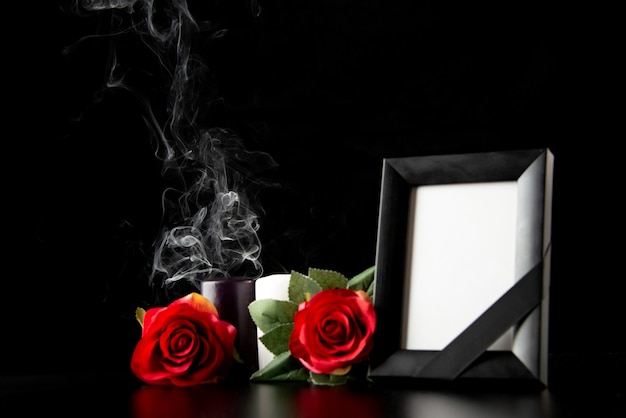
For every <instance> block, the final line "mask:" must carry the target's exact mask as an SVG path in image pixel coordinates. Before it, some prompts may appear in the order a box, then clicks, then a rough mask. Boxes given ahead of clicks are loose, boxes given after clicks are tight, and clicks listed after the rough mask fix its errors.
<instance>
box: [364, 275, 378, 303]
mask: <svg viewBox="0 0 626 418" xmlns="http://www.w3.org/2000/svg"><path fill="white" fill-rule="evenodd" d="M375 284H376V280H374V281H372V283H370V285H369V287H368V288H367V292H366V293H367V295H368V296H369V297H370V298H372V300H374V289H375V288H376V286H375Z"/></svg>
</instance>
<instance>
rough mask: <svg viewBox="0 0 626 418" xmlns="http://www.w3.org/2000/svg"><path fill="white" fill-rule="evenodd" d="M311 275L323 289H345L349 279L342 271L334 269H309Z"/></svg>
mask: <svg viewBox="0 0 626 418" xmlns="http://www.w3.org/2000/svg"><path fill="white" fill-rule="evenodd" d="M309 277H310V278H311V279H313V280H315V281H316V282H317V283H318V284H319V285H320V286H321V287H322V289H324V290H326V289H337V288H339V289H345V288H346V286H347V285H348V279H347V278H346V276H344V275H343V274H341V273H338V272H336V271H332V270H322V269H315V268H310V269H309Z"/></svg>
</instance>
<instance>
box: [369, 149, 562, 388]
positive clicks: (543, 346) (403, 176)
mask: <svg viewBox="0 0 626 418" xmlns="http://www.w3.org/2000/svg"><path fill="white" fill-rule="evenodd" d="M382 171H383V173H382V180H381V195H380V207H379V220H378V233H377V248H376V271H375V280H376V281H375V290H374V306H375V308H376V312H377V318H378V325H377V328H376V333H375V343H374V348H373V350H372V354H371V356H370V366H369V376H370V377H371V378H372V379H374V380H375V379H377V378H384V379H387V378H402V379H407V378H408V379H412V380H416V379H417V380H420V379H421V380H464V379H480V380H485V379H487V380H507V381H512V380H514V381H524V382H532V383H539V384H540V385H547V383H548V376H547V370H548V369H547V361H548V358H547V357H548V353H547V348H548V342H547V336H548V334H547V324H548V318H547V315H548V303H549V293H548V290H549V258H550V257H549V250H550V244H549V241H550V227H551V200H552V176H553V155H552V153H551V152H550V150H549V149H547V148H538V149H527V150H509V151H494V152H479V153H465V154H442V155H429V156H413V157H401V158H386V159H384V160H383V169H382ZM522 177H523V178H524V182H523V184H524V185H523V186H519V187H522V188H524V190H522V191H521V193H523V194H524V196H525V197H529V196H530V200H531V203H530V204H531V205H533V206H535V207H536V210H533V211H532V213H533V215H531V216H530V217H531V218H533V219H525V220H523V222H524V223H525V224H528V226H526V227H525V228H528V229H530V230H534V232H533V235H534V236H535V237H536V238H535V239H534V240H535V241H539V242H531V247H532V248H531V250H530V251H526V252H525V253H524V254H522V256H519V255H518V256H517V257H516V264H522V265H523V267H522V269H523V270H531V269H532V268H534V269H535V270H539V271H540V275H541V277H540V280H541V282H542V283H541V285H540V290H539V292H540V293H541V294H540V296H539V298H540V300H541V303H540V305H539V306H537V307H536V309H535V310H536V311H538V312H539V315H540V316H541V330H540V333H541V335H539V336H538V337H537V347H536V350H537V360H536V362H538V363H539V364H537V367H536V368H534V367H533V368H531V369H533V370H529V368H528V367H526V365H525V364H524V363H523V362H522V361H521V360H520V359H519V358H518V357H517V356H516V355H515V354H514V353H513V352H512V351H487V350H486V349H485V351H483V352H482V353H480V355H478V356H477V357H476V358H474V359H473V361H472V362H471V364H469V365H467V367H465V368H464V369H463V370H462V371H460V372H459V373H457V374H455V375H453V376H450V375H442V376H437V375H436V374H435V375H432V374H430V375H428V376H427V377H420V373H419V371H420V370H422V369H424V368H425V365H426V364H428V363H429V362H431V361H432V359H433V358H434V357H436V356H437V355H440V354H441V353H442V351H443V350H442V351H425V350H406V349H402V348H401V335H402V327H403V323H402V311H403V303H402V290H401V289H402V288H403V283H404V277H405V266H406V256H407V231H408V222H409V221H408V220H409V207H410V205H409V198H410V192H411V189H412V188H414V187H418V186H422V185H440V184H459V183H478V182H497V181H517V182H520V179H521V178H522ZM529 178H530V180H528V179H529ZM520 184H521V183H520ZM529 188H530V189H532V190H525V189H529ZM538 206H541V208H539V207H538ZM518 216H520V215H518ZM521 216H524V214H521ZM519 222H520V221H519V220H518V224H519ZM518 229H519V228H518ZM518 233H520V232H519V231H518ZM522 233H523V231H522ZM531 241H532V239H531ZM520 258H522V260H518V259H520ZM518 279H520V278H518ZM494 305H495V304H494ZM523 320H524V319H523V318H522V319H520V321H523ZM447 348H448V347H446V348H445V349H447ZM445 349H444V350H445Z"/></svg>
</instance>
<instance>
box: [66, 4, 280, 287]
mask: <svg viewBox="0 0 626 418" xmlns="http://www.w3.org/2000/svg"><path fill="white" fill-rule="evenodd" d="M75 7H76V10H75V12H76V13H85V12H87V13H99V14H102V15H103V16H106V17H107V18H108V19H109V22H110V23H109V24H110V28H109V32H110V33H106V34H100V35H105V36H109V37H111V38H112V40H113V42H112V44H111V45H112V47H111V58H110V61H109V62H110V64H109V67H108V69H107V70H108V80H107V83H106V84H107V86H108V87H109V88H124V89H127V90H129V91H131V92H133V93H134V94H135V95H136V97H137V98H138V99H139V100H140V102H141V103H143V105H144V109H145V121H146V123H147V125H148V127H149V128H150V130H151V132H152V133H153V137H154V138H155V139H156V141H155V142H154V145H155V156H156V158H158V159H159V161H161V162H162V163H163V170H162V174H163V177H164V178H167V179H168V180H169V181H172V182H173V185H172V186H171V187H169V188H168V189H167V190H165V191H164V192H163V205H162V208H161V209H162V211H163V231H162V233H161V235H160V237H158V238H157V239H156V242H155V246H154V249H155V251H154V259H153V263H152V276H151V278H150V280H151V283H153V284H154V283H162V284H173V283H176V282H178V281H181V280H183V281H188V282H190V283H193V284H194V285H196V286H197V287H199V282H200V281H201V280H204V279H210V278H213V277H217V276H224V277H229V276H232V275H242V274H245V275H246V276H248V277H260V276H261V275H262V273H263V268H262V265H261V262H260V254H261V243H260V240H259V237H258V235H257V232H258V230H259V219H258V216H257V214H256V212H255V209H254V204H253V202H251V201H250V200H249V196H248V192H249V191H250V190H252V189H254V187H255V186H260V185H261V181H260V180H259V179H258V176H255V175H254V174H252V173H253V170H254V168H256V167H261V166H263V167H267V166H268V165H274V162H273V161H272V159H271V157H269V156H268V155H267V154H265V153H262V152H252V151H248V150H246V148H245V146H244V144H243V140H242V138H240V137H239V136H238V135H237V134H236V133H235V132H233V131H231V130H228V129H225V128H222V127H218V126H205V125H206V124H207V122H206V121H207V115H208V114H210V112H211V106H212V104H214V103H215V102H216V101H217V100H220V97H219V92H217V89H216V88H215V84H214V83H213V82H212V80H213V78H212V73H211V69H210V68H209V66H208V65H207V64H206V57H205V56H203V54H201V53H199V52H197V50H198V49H201V48H199V47H197V45H198V44H206V43H207V42H216V41H219V39H220V38H221V37H224V36H227V34H228V28H226V27H224V26H223V25H222V24H221V22H219V17H216V18H215V19H214V20H213V21H211V20H209V19H207V18H206V17H205V18H203V20H202V21H201V22H197V21H196V20H195V19H194V16H193V14H192V13H191V11H190V8H189V5H188V2H187V1H186V0H164V1H155V0H126V1H124V0H107V1H104V0H82V1H81V2H80V3H77V4H76V5H75ZM198 7H200V6H198ZM250 10H251V11H254V13H255V14H257V15H258V10H259V8H258V7H251V8H250ZM122 35H123V36H126V37H128V36H129V35H132V36H133V37H135V38H136V39H137V40H138V41H139V44H140V45H142V47H143V48H144V49H145V50H146V51H148V52H149V55H150V56H152V57H153V58H155V59H154V62H155V63H157V64H156V66H158V68H156V69H152V73H151V74H152V76H154V74H158V75H159V76H160V78H158V80H159V83H162V85H164V86H165V89H166V99H165V100H163V103H164V105H165V109H164V110H162V111H161V112H158V110H157V109H154V104H153V103H151V101H150V99H149V98H147V97H146V95H145V94H143V93H142V92H141V91H140V89H137V88H136V87H135V86H134V85H133V82H132V81H130V80H129V77H128V73H129V71H130V70H132V69H129V68H125V67H124V63H123V62H121V59H120V58H119V57H118V54H117V51H116V43H115V37H116V36H122ZM199 39H200V40H201V41H199ZM157 114H158V115H162V116H161V117H159V116H157ZM161 119H162V120H161Z"/></svg>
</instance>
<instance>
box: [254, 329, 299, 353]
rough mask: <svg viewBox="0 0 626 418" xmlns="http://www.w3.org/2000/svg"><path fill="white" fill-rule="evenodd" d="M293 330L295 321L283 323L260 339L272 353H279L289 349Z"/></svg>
mask: <svg viewBox="0 0 626 418" xmlns="http://www.w3.org/2000/svg"><path fill="white" fill-rule="evenodd" d="M292 331H293V322H292V323H289V324H281V325H277V326H276V327H274V328H272V329H271V330H269V331H268V332H267V333H265V334H263V335H262V336H261V337H260V338H259V339H260V340H261V342H262V343H263V345H264V346H265V347H267V349H268V350H269V351H271V353H272V354H274V355H278V354H281V353H283V352H285V351H287V350H289V337H290V336H291V333H292Z"/></svg>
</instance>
